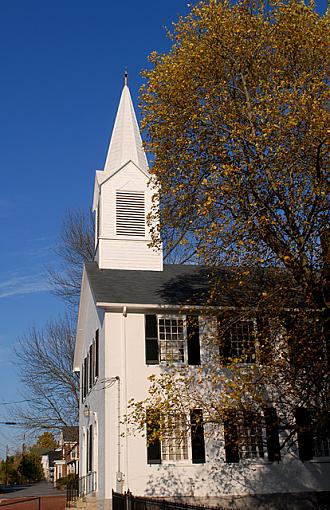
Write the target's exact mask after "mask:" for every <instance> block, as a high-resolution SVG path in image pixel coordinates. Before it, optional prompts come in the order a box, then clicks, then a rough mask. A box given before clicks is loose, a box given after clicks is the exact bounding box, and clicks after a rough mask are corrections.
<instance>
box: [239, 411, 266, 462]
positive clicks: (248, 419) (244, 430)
mask: <svg viewBox="0 0 330 510" xmlns="http://www.w3.org/2000/svg"><path fill="white" fill-rule="evenodd" d="M239 436H240V445H239V450H240V457H241V458H242V459H257V458H263V457H264V428H263V424H262V420H261V416H260V415H259V414H256V413H253V412H249V411H247V412H245V413H244V414H243V420H242V423H241V425H240V427H239Z"/></svg>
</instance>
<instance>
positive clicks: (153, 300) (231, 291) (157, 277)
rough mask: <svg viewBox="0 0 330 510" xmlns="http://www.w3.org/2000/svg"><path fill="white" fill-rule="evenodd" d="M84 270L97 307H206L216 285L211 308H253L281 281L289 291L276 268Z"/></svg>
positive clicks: (296, 299) (290, 298)
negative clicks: (261, 296)
mask: <svg viewBox="0 0 330 510" xmlns="http://www.w3.org/2000/svg"><path fill="white" fill-rule="evenodd" d="M85 268H86V273H87V277H88V281H89V283H90V286H91V290H92V293H93V295H94V299H95V301H96V302H97V303H111V304H123V305H129V304H132V305H135V304H139V305H159V306H164V305H168V306H171V305H172V306H176V305H192V306H203V305H204V306H205V305H207V304H208V305H210V304H211V303H210V299H209V291H210V288H211V286H212V287H213V286H214V285H216V287H215V288H218V292H216V293H215V297H213V300H212V301H213V303H212V304H213V305H214V306H230V307H239V306H251V307H253V306H256V305H257V303H258V300H259V296H260V293H261V292H262V291H264V290H269V289H273V288H274V286H276V285H278V284H279V282H280V281H282V282H283V283H285V284H286V285H285V286H286V288H288V289H289V288H290V285H289V284H288V283H289V282H288V278H289V275H288V274H287V273H286V272H285V271H280V270H278V269H276V268H251V269H250V271H248V275H247V276H245V277H242V274H244V272H243V273H242V271H243V270H244V268H240V269H238V268H234V267H232V268H230V267H228V266H223V267H218V268H217V269H214V268H213V273H212V269H208V268H206V267H202V266H196V265H183V264H164V270H163V271H139V270H124V269H99V267H98V265H97V263H96V262H88V263H86V265H85ZM242 280H243V282H242ZM210 282H212V285H211V286H210ZM286 298H287V302H288V303H290V304H291V305H292V303H295V306H301V305H303V301H302V299H301V297H300V296H299V295H298V294H297V291H295V292H294V293H289V292H287V295H286Z"/></svg>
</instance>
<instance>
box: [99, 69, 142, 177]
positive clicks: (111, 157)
mask: <svg viewBox="0 0 330 510" xmlns="http://www.w3.org/2000/svg"><path fill="white" fill-rule="evenodd" d="M129 160H131V161H133V163H135V164H136V165H137V166H138V167H139V168H140V169H141V170H143V171H144V172H148V162H147V158H146V155H145V152H144V149H143V147H142V140H141V136H140V131H139V126H138V123H137V120H136V116H135V111H134V107H133V103H132V99H131V94H130V92H129V88H128V86H127V71H126V72H125V82H124V88H123V91H122V94H121V98H120V102H119V107H118V111H117V116H116V120H115V124H114V127H113V130H112V135H111V140H110V146H109V150H108V154H107V159H106V162H105V165H104V170H105V171H109V172H110V173H111V174H112V173H113V172H116V171H117V170H119V168H121V167H122V166H123V165H124V164H125V163H127V162H128V161H129Z"/></svg>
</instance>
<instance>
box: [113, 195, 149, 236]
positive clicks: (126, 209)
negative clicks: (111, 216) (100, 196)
mask: <svg viewBox="0 0 330 510" xmlns="http://www.w3.org/2000/svg"><path fill="white" fill-rule="evenodd" d="M116 234H117V236H136V237H144V236H145V201H144V193H143V192H138V191H130V192H129V191H117V193H116Z"/></svg>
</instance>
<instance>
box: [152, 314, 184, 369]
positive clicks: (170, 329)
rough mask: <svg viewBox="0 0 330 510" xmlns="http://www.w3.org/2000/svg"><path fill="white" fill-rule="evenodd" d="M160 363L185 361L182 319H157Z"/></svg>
mask: <svg viewBox="0 0 330 510" xmlns="http://www.w3.org/2000/svg"><path fill="white" fill-rule="evenodd" d="M158 332H159V333H158V334H159V353H160V356H159V357H160V362H166V363H183V362H184V359H185V334H184V325H183V319H179V318H176V317H173V318H170V317H167V318H165V317H159V318H158Z"/></svg>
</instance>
